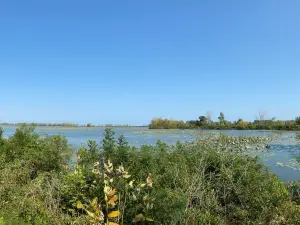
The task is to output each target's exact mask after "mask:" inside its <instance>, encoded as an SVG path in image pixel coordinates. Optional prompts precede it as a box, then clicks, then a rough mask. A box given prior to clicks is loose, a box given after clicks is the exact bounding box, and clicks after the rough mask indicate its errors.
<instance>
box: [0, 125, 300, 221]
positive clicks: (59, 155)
mask: <svg viewBox="0 0 300 225" xmlns="http://www.w3.org/2000/svg"><path fill="white" fill-rule="evenodd" d="M242 122H243V121H242V120H240V121H238V122H237V124H239V125H240V126H241V124H242ZM0 136H1V135H0ZM1 140H2V144H1V146H0V154H1V155H0V156H1V162H2V163H1V166H0V209H1V210H0V224H1V223H5V224H104V223H107V224H112V225H113V224H132V223H137V224H143V223H153V224H168V225H169V224H171V225H173V224H174V225H176V224H216V225H219V224H223V225H227V224H228V225H229V224H230V225H232V224H249V225H251V224H253V225H256V224H299V222H300V208H299V206H298V205H297V199H298V198H297V197H298V196H299V184H297V183H291V184H290V185H288V187H287V188H286V187H285V185H284V184H283V183H282V182H281V181H279V180H278V178H277V177H276V176H274V175H273V174H272V173H271V172H270V171H268V170H267V169H265V167H264V165H263V164H261V163H259V162H258V159H257V158H252V157H250V156H247V155H246V154H245V153H246V150H247V149H248V148H251V147H252V146H254V147H256V146H258V145H262V146H264V144H265V142H266V141H269V139H267V138H259V137H229V136H225V135H218V136H213V135H210V136H207V137H200V139H199V140H197V141H195V142H192V143H177V144H176V145H173V146H169V145H166V144H165V143H163V142H161V141H158V142H157V144H156V145H154V146H149V145H144V146H142V147H141V148H140V149H137V148H134V147H131V146H129V145H128V143H127V141H126V139H125V138H124V136H120V137H119V138H118V139H117V140H115V138H114V132H113V131H112V130H111V129H107V130H106V131H105V136H104V139H103V141H102V145H98V144H97V143H96V142H94V141H89V142H88V143H87V144H86V145H83V146H82V147H81V148H80V150H79V151H78V153H77V156H78V157H77V161H76V162H75V164H76V165H75V166H74V167H70V165H69V166H67V165H68V155H69V154H68V152H69V151H70V149H69V147H68V145H67V143H66V140H65V139H64V138H63V137H61V136H54V137H48V136H46V137H40V136H39V135H37V134H36V133H34V129H33V127H25V126H22V127H20V128H19V129H18V130H17V131H16V133H15V135H14V136H13V137H10V138H8V139H3V138H1ZM125 168H126V170H125Z"/></svg>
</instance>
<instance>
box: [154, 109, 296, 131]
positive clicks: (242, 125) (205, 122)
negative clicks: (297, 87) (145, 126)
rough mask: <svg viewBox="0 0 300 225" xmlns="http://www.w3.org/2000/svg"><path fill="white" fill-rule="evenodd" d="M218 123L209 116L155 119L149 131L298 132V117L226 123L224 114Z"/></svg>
mask: <svg viewBox="0 0 300 225" xmlns="http://www.w3.org/2000/svg"><path fill="white" fill-rule="evenodd" d="M218 120H219V121H216V122H214V121H212V120H211V119H210V117H209V116H199V119H198V120H188V121H186V122H184V121H182V120H168V119H162V118H155V119H152V120H151V123H150V125H149V128H150V129H212V130H226V129H227V130H229V129H236V130H300V117H297V118H296V119H295V120H287V121H281V120H276V119H275V118H273V119H271V120H266V119H264V118H263V117H262V116H261V118H260V119H258V120H254V121H253V122H248V121H244V120H242V119H239V120H237V121H234V122H230V121H227V120H226V119H225V115H224V113H222V112H221V113H220V116H219V117H218Z"/></svg>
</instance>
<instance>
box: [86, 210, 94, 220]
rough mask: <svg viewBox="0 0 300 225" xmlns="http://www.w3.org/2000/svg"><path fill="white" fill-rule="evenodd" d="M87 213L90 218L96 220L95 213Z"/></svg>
mask: <svg viewBox="0 0 300 225" xmlns="http://www.w3.org/2000/svg"><path fill="white" fill-rule="evenodd" d="M86 212H87V213H88V214H89V216H90V217H92V218H95V213H92V212H90V211H88V210H86Z"/></svg>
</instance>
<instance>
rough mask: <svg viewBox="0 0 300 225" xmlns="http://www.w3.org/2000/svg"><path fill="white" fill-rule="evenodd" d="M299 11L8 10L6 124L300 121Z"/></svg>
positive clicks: (0, 63) (59, 5)
mask: <svg viewBox="0 0 300 225" xmlns="http://www.w3.org/2000/svg"><path fill="white" fill-rule="evenodd" d="M299 12H300V1H298V0H281V1H279V0H252V1H240V0H236V1H234V0H228V1H223V0H218V1H216V0H212V1H200V0H195V1H192V0H191V1H183V0H181V1H176V0H172V1H169V0H164V1H162V0H151V1H141V0H128V1H104V0H103V1H102V0H101V1H99V0H97V1H96V0H95V1H76V0H73V1H62V0H59V1H58V0H52V1H40V0H39V1H34V0H31V1H14V0H3V1H1V2H0V30H1V35H0V78H1V79H0V85H1V86H0V121H2V122H3V121H10V122H19V121H35V122H74V123H87V122H92V123H95V124H105V123H113V124H119V123H121V124H127V123H128V124H136V125H139V124H146V123H148V122H149V121H150V120H151V118H153V117H159V116H161V117H166V118H173V119H183V120H188V119H196V118H198V116H199V115H205V113H206V112H207V111H211V112H212V113H213V118H215V119H216V118H217V117H218V114H219V112H220V111H223V112H224V113H225V118H226V119H228V120H235V119H238V118H243V119H246V120H253V119H255V117H256V116H257V114H258V112H259V111H265V112H266V115H267V116H268V117H273V116H274V117H276V118H277V119H292V118H294V117H296V116H300V104H299V97H300V88H299V87H300V13H299Z"/></svg>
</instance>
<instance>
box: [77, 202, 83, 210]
mask: <svg viewBox="0 0 300 225" xmlns="http://www.w3.org/2000/svg"><path fill="white" fill-rule="evenodd" d="M76 207H77V209H83V205H82V203H81V201H78V202H77V205H76Z"/></svg>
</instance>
